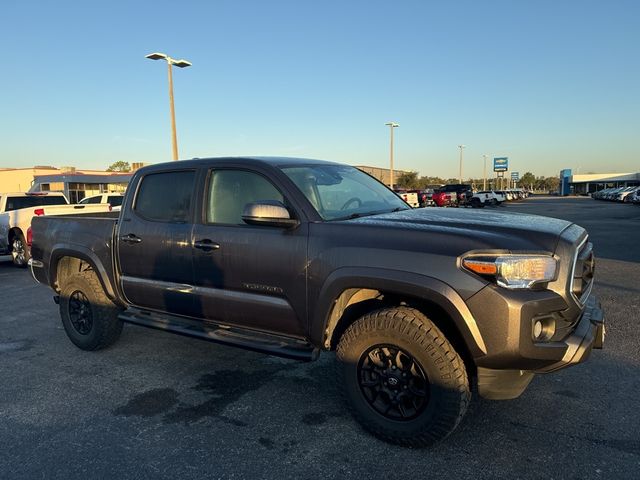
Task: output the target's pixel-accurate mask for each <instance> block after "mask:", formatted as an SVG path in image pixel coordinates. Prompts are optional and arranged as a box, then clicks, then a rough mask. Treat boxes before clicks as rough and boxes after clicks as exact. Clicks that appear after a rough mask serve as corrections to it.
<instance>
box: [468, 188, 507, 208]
mask: <svg viewBox="0 0 640 480" xmlns="http://www.w3.org/2000/svg"><path fill="white" fill-rule="evenodd" d="M504 201H505V197H504V195H501V194H498V193H496V192H494V191H493V190H483V191H480V192H476V193H474V194H473V197H471V206H472V207H486V206H496V205H500V204H501V203H502V202H504Z"/></svg>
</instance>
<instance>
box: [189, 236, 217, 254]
mask: <svg viewBox="0 0 640 480" xmlns="http://www.w3.org/2000/svg"><path fill="white" fill-rule="evenodd" d="M193 246H194V248H198V249H200V250H204V251H205V252H210V251H212V250H218V249H219V248H220V245H219V244H217V243H215V242H214V241H212V240H209V239H208V238H205V239H203V240H196V241H195V242H193Z"/></svg>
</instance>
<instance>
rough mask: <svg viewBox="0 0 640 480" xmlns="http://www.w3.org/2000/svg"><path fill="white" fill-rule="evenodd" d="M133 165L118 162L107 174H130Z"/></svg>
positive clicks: (113, 164) (111, 166) (110, 167)
mask: <svg viewBox="0 0 640 480" xmlns="http://www.w3.org/2000/svg"><path fill="white" fill-rule="evenodd" d="M130 171H131V165H129V162H123V161H122V160H118V161H117V162H114V163H112V164H111V165H109V168H107V172H130Z"/></svg>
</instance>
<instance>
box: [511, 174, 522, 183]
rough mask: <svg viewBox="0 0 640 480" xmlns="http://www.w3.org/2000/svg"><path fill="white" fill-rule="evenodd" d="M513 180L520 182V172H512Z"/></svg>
mask: <svg viewBox="0 0 640 480" xmlns="http://www.w3.org/2000/svg"><path fill="white" fill-rule="evenodd" d="M511 180H515V181H516V182H517V181H518V180H520V172H511Z"/></svg>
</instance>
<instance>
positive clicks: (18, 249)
mask: <svg viewBox="0 0 640 480" xmlns="http://www.w3.org/2000/svg"><path fill="white" fill-rule="evenodd" d="M109 209H110V207H109V205H69V202H68V201H67V197H65V196H64V194H62V193H57V192H48V193H47V192H42V193H20V192H19V193H14V192H8V193H0V235H1V238H0V255H9V254H10V255H11V258H12V260H13V264H14V265H15V266H17V267H26V266H27V262H28V261H29V256H30V252H29V245H30V238H29V227H30V226H31V219H32V218H33V217H34V216H44V215H72V214H78V213H89V212H106V211H108V210H109Z"/></svg>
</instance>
